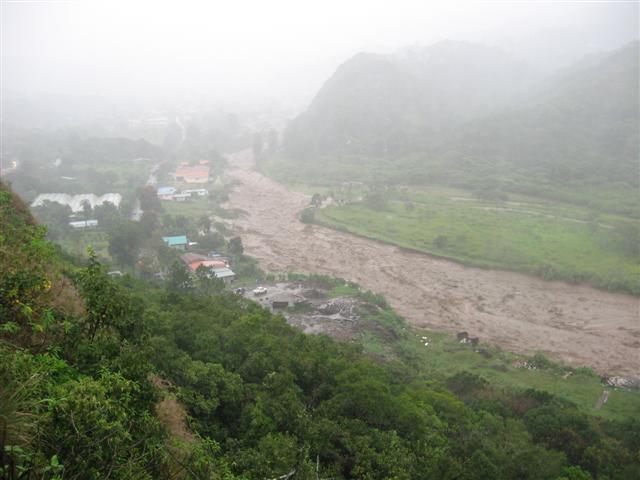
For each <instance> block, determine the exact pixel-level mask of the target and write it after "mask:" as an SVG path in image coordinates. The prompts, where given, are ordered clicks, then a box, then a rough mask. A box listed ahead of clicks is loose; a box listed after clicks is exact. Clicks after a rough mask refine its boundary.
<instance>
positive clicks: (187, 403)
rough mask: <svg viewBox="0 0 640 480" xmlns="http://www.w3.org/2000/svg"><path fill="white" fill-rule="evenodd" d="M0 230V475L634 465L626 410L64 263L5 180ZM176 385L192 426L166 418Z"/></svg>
mask: <svg viewBox="0 0 640 480" xmlns="http://www.w3.org/2000/svg"><path fill="white" fill-rule="evenodd" d="M0 225H2V232H1V234H2V236H1V237H0V254H1V257H0V265H1V266H2V268H1V269H0V300H1V302H0V308H1V310H0V314H1V316H0V331H1V343H0V378H1V380H2V381H1V382H0V419H2V422H1V423H0V441H1V443H2V444H1V445H0V447H1V448H0V455H1V460H2V463H1V464H0V468H1V469H2V470H1V472H2V477H3V478H8V479H15V478H34V479H35V478H48V479H66V478H69V479H71V478H87V479H93V478H95V479H98V478H107V477H109V478H121V479H130V478H141V479H143V478H154V479H156V478H157V479H162V478H167V479H168V478H201V479H205V478H206V479H210V478H227V479H232V478H244V479H248V478H273V477H277V476H280V475H284V474H288V473H289V472H292V477H291V478H300V479H313V478H366V479H378V478H380V479H383V478H398V479H401V478H407V479H408V478H465V479H473V478H478V479H480V478H496V479H497V478H513V479H560V478H587V479H588V478H602V479H604V478H608V479H626V478H632V477H634V476H637V475H638V474H639V473H640V471H639V468H640V463H639V460H640V459H639V458H638V449H639V448H640V442H639V439H638V437H637V434H635V433H634V432H637V431H638V428H637V427H638V425H637V421H636V420H629V421H626V422H608V421H603V420H599V419H597V418H595V417H590V416H587V415H585V414H584V413H581V412H580V410H578V409H577V408H576V406H575V405H573V404H571V403H569V402H566V401H562V400H559V399H557V398H555V397H553V396H552V395H550V394H547V393H543V392H537V391H519V392H516V393H507V392H503V391H502V390H500V389H496V388H494V387H492V386H491V385H489V384H487V383H486V382H485V381H484V380H482V379H480V378H478V377H475V376H470V375H469V374H464V373H461V374H458V375H457V376H454V377H452V378H451V379H450V381H449V382H448V383H447V384H445V383H441V382H439V381H436V380H434V379H433V378H429V376H428V375H424V374H421V373H420V372H419V371H417V370H415V369H414V368H413V367H412V366H411V365H410V363H407V364H405V363H400V362H391V363H377V362H375V361H374V360H372V359H371V358H370V357H368V356H367V355H365V354H363V353H362V352H361V351H360V349H359V348H358V347H356V346H353V345H348V344H339V343H336V342H334V341H332V340H331V339H329V338H327V337H325V336H307V335H304V334H302V333H300V332H299V331H297V330H295V329H294V328H292V327H290V326H288V325H287V324H286V322H285V321H284V319H283V318H282V317H280V316H274V315H272V314H270V313H269V312H267V311H266V310H264V309H262V308H260V307H259V306H258V305H256V304H254V303H252V302H249V301H247V300H244V299H242V298H241V297H239V296H236V295H232V294H229V293H225V292H224V291H221V290H220V289H219V288H213V289H209V288H191V287H189V288H175V285H173V286H172V284H171V283H170V282H169V283H167V285H166V288H164V289H156V288H153V287H151V286H150V285H148V284H146V283H142V282H139V281H135V280H133V279H131V278H128V277H125V278H124V279H123V280H122V281H121V282H120V283H114V281H113V280H112V279H110V278H108V277H107V276H106V275H105V274H104V271H103V269H102V267H101V266H100V264H99V263H98V262H97V261H96V260H95V257H93V256H92V257H90V259H89V262H88V264H87V266H85V267H84V268H81V269H74V268H72V267H71V266H70V265H69V264H67V263H65V262H64V261H62V260H61V259H60V258H59V257H58V256H56V254H55V252H54V251H53V249H52V248H51V247H50V246H49V244H48V243H47V242H46V241H44V233H45V232H44V229H42V228H41V227H38V226H36V225H34V224H33V222H32V221H31V220H30V217H29V216H28V213H27V212H26V209H24V206H21V205H20V204H19V203H18V202H17V200H15V199H14V198H13V197H12V195H11V194H10V193H9V192H8V191H6V190H4V189H3V190H2V191H1V192H0ZM67 278H71V279H72V281H73V286H72V285H71V284H70V283H69V281H68V280H66V279H67ZM339 283H340V284H342V285H344V283H343V282H339ZM339 283H336V288H342V287H340V284H339ZM346 287H349V286H348V285H347V286H346ZM349 288H351V287H349ZM53 292H56V294H55V295H53ZM363 295H365V297H366V298H370V300H371V302H372V303H373V304H375V305H379V306H384V305H385V304H384V301H383V299H381V298H379V297H377V296H373V295H372V294H363ZM397 321H398V320H397V318H396V319H394V318H391V317H389V322H391V323H389V326H390V328H392V327H393V325H392V324H393V323H394V322H397ZM154 378H155V379H158V378H162V379H163V380H162V382H159V381H157V380H154ZM160 383H163V384H164V385H165V386H164V387H160V386H159V385H160ZM169 393H172V394H174V395H175V396H176V398H177V399H178V401H179V402H180V403H181V404H182V405H184V408H185V409H186V412H187V418H186V419H184V418H181V420H182V421H184V420H186V421H187V424H188V429H189V430H190V432H191V433H189V434H188V435H186V434H183V435H182V436H180V435H178V431H177V429H176V428H175V423H174V424H172V423H171V422H167V421H166V418H165V417H162V416H160V415H159V410H158V409H159V408H160V407H159V406H160V405H161V404H162V402H161V403H159V401H160V400H161V399H163V398H164V399H167V398H168V397H167V396H168V395H169ZM165 407H166V404H165ZM173 413H174V414H176V415H178V416H180V409H179V408H176V409H174V411H173ZM178 437H180V438H181V439H182V440H181V441H179V440H180V438H178Z"/></svg>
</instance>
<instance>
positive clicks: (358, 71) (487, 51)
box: [286, 41, 535, 156]
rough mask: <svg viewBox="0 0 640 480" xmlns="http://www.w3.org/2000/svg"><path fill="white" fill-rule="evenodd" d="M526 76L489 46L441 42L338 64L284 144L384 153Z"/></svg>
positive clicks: (489, 105)
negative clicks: (394, 53) (393, 53)
mask: <svg viewBox="0 0 640 480" xmlns="http://www.w3.org/2000/svg"><path fill="white" fill-rule="evenodd" d="M534 77H535V75H534V73H533V72H532V71H531V70H530V69H529V68H528V67H527V66H526V65H524V64H522V63H520V62H518V61H516V60H514V59H513V58H511V57H510V56H508V55H507V54H505V53H502V52H501V51H499V50H497V49H493V48H488V47H484V46H480V45H474V44H470V43H464V42H453V41H445V42H441V43H438V44H436V45H434V46H431V47H426V48H412V49H407V50H404V51H402V52H401V53H399V54H396V55H376V54H367V53H361V54H359V55H356V56H355V57H353V58H352V59H350V60H348V61H346V62H345V63H344V64H342V65H341V66H340V67H339V68H338V69H337V71H336V72H335V74H334V75H333V76H332V77H331V78H330V79H329V80H328V81H327V82H326V83H325V84H324V86H323V87H322V88H321V90H320V91H319V92H318V94H317V95H316V97H315V98H314V100H313V101H312V103H311V105H310V106H309V108H308V110H307V111H306V112H305V113H303V114H302V115H301V116H300V117H298V118H297V119H296V120H294V121H293V122H292V125H291V127H290V129H289V132H288V134H287V137H286V140H287V142H288V148H289V149H290V151H291V152H292V153H294V154H298V155H302V156H304V155H308V154H315V153H319V154H322V153H329V152H352V153H368V154H372V155H381V156H384V155H387V154H394V153H401V152H407V151H411V150H412V149H414V147H415V142H416V141H418V140H419V139H420V138H421V137H424V136H432V135H435V134H437V133H438V132H441V131H443V130H445V129H447V128H450V127H452V126H455V125H459V124H460V123H463V122H464V121H467V120H469V119H473V118H478V117H481V116H483V115H486V114H488V113H490V112H494V111H496V110H499V109H500V108H501V107H504V106H506V105H509V104H511V103H512V102H513V101H514V100H515V99H517V98H519V96H520V95H521V94H522V92H523V91H524V89H525V88H526V87H527V86H528V85H530V84H531V81H532V79H533V78H534Z"/></svg>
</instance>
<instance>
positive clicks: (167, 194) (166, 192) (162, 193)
mask: <svg viewBox="0 0 640 480" xmlns="http://www.w3.org/2000/svg"><path fill="white" fill-rule="evenodd" d="M176 192H177V190H176V189H175V188H173V187H160V188H158V190H157V193H158V198H159V199H160V200H173V195H174V194H175V193H176Z"/></svg>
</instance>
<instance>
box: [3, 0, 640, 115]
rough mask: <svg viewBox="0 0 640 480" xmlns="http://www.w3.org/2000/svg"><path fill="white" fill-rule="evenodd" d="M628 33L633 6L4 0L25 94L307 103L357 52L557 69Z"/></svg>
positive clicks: (8, 69) (15, 72) (6, 35)
mask: <svg viewBox="0 0 640 480" xmlns="http://www.w3.org/2000/svg"><path fill="white" fill-rule="evenodd" d="M637 35H638V4H637V2H602V3H598V2H542V1H538V2H513V1H511V2H498V1H492V2H469V1H468V2H451V1H444V2H429V1H427V0H422V1H403V0H393V1H376V0H366V1H346V0H342V1H333V0H324V1H320V0H318V1H313V2H311V1H304V0H297V1H293V0H282V1H278V0H269V1H252V2H249V1H242V0H226V1H224V2H221V1H215V0H214V1H209V2H187V1H182V0H181V1H177V0H176V1H171V2H160V1H153V2H145V1H135V0H132V1H128V2H115V1H104V2H87V1H83V2H52V1H47V2H24V1H21V2H10V1H5V0H2V48H1V50H2V52H1V53H2V67H3V68H2V82H3V89H4V90H5V91H14V92H15V91H18V92H28V93H31V94H33V93H45V92H46V93H64V94H97V95H104V96H109V97H113V96H116V97H122V98H135V97H139V98H142V97H144V98H148V97H156V98H157V97H166V98H173V97H175V96H198V95H202V96H206V98H209V99H248V100H252V99H267V98H273V99H277V100H281V101H285V102H290V103H296V102H301V103H304V102H306V101H308V99H309V97H310V96H311V95H312V94H313V93H314V92H315V91H316V90H317V88H318V87H319V86H320V85H321V84H322V82H323V81H324V80H325V79H326V77H327V76H328V75H330V74H331V73H332V71H333V70H334V69H335V68H336V67H337V66H338V65H339V64H340V63H341V62H342V61H344V60H346V59H347V58H348V57H349V56H351V55H353V54H355V53H357V52H358V51H362V50H367V51H377V52H390V51H393V50H395V49H397V48H400V47H402V46H407V45H413V44H421V45H428V44H430V43H434V42H436V41H438V40H442V39H460V40H471V41H477V42H483V43H488V44H494V45H500V46H502V47H504V48H505V49H510V50H512V51H514V52H515V53H517V54H518V55H521V56H526V57H527V58H528V59H529V60H531V61H533V62H539V63H540V62H541V61H542V60H543V59H544V62H547V63H548V64H549V65H553V66H556V65H555V64H556V63H558V64H559V63H562V62H565V61H569V60H571V59H573V57H574V56H575V55H577V54H581V53H583V52H589V51H597V50H599V49H603V48H604V49H606V48H612V47H613V46H617V45H620V44H622V43H623V42H626V41H629V40H631V39H632V38H634V37H637ZM560 38H562V40H563V45H562V46H556V48H552V49H551V50H550V51H548V50H549V48H550V46H549V43H554V42H558V41H559V40H558V39H560ZM565 40H566V41H565ZM552 53H553V55H552ZM544 62H543V63H544Z"/></svg>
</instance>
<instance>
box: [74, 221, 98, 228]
mask: <svg viewBox="0 0 640 480" xmlns="http://www.w3.org/2000/svg"><path fill="white" fill-rule="evenodd" d="M69 225H71V226H72V227H73V228H91V227H97V226H98V220H79V221H75V222H69Z"/></svg>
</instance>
